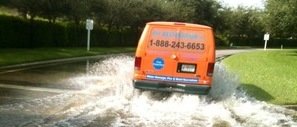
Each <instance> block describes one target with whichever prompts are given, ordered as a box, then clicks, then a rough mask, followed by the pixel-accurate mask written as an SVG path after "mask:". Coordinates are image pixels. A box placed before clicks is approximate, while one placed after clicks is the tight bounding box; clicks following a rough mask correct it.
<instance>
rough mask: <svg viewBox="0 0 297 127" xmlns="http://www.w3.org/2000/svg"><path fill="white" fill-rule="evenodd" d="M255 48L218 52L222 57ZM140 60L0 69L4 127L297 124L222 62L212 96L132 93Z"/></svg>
mask: <svg viewBox="0 0 297 127" xmlns="http://www.w3.org/2000/svg"><path fill="white" fill-rule="evenodd" d="M247 51H252V50H218V51H217V52H216V54H217V57H222V56H224V55H231V54H234V53H239V52H247ZM133 60H134V59H133V57H132V56H129V55H120V56H108V57H96V58H94V57H92V59H81V60H78V59H75V60H67V61H59V62H54V63H52V62H51V63H50V64H46V63H42V64H40V65H39V64H34V65H33V66H23V67H17V68H10V69H2V70H1V71H0V125H1V126H4V127H5V126H7V127H11V126H24V127H31V126H49V127H51V126H63V127H64V126H78V127H81V126H87V127H93V126H94V127H97V126H226V127H228V126H258V125H261V126H267V127H268V126H269V127H270V126H297V124H296V112H295V111H292V110H288V109H285V108H282V107H279V106H274V105H269V104H266V103H265V102H260V101H257V100H253V99H252V98H250V97H248V96H247V95H245V94H244V93H243V92H242V91H240V90H239V89H238V87H239V86H238V78H236V76H234V75H232V74H228V72H227V71H226V70H225V69H224V67H223V65H219V64H218V65H216V69H215V79H214V85H215V86H218V87H216V88H214V89H213V90H212V91H211V95H209V96H206V97H199V96H193V95H183V94H168V93H152V92H144V93H142V94H140V95H132V93H133V92H132V90H133V89H132V87H131V76H132V73H133Z"/></svg>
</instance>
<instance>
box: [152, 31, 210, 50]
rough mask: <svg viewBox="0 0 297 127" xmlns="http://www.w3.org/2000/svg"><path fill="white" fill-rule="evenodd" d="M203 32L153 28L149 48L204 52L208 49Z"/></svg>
mask: <svg viewBox="0 0 297 127" xmlns="http://www.w3.org/2000/svg"><path fill="white" fill-rule="evenodd" d="M205 41H206V40H205V37H204V32H203V31H198V30H196V31H195V30H190V29H177V28H153V29H152V30H151V33H150V40H149V43H148V47H149V48H154V49H167V50H185V51H204V50H205V48H206V45H205Z"/></svg>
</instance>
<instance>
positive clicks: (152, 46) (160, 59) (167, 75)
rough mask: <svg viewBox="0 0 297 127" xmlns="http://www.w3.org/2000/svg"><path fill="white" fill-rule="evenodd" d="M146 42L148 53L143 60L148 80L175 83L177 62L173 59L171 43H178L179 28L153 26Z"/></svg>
mask: <svg viewBox="0 0 297 127" xmlns="http://www.w3.org/2000/svg"><path fill="white" fill-rule="evenodd" d="M150 28H151V29H150V30H149V33H148V34H149V37H148V38H147V40H146V42H147V43H146V51H145V56H144V58H143V65H144V66H142V67H143V70H144V71H145V72H144V73H145V74H146V79H147V80H157V81H169V82H171V81H172V82H173V79H172V77H173V73H174V71H175V69H173V67H175V66H176V65H175V64H176V62H175V59H172V52H174V49H172V48H171V43H172V42H176V39H177V38H176V36H175V33H176V32H177V31H178V29H177V28H173V27H169V26H152V27H150Z"/></svg>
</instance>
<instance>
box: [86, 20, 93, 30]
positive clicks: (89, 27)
mask: <svg viewBox="0 0 297 127" xmlns="http://www.w3.org/2000/svg"><path fill="white" fill-rule="evenodd" d="M93 26H94V21H93V20H92V19H87V21H86V29H87V30H93Z"/></svg>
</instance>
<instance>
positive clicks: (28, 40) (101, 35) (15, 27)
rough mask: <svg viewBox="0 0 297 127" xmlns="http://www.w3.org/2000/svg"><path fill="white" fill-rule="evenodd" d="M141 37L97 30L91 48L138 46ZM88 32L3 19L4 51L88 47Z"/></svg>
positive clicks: (0, 29) (1, 39)
mask: <svg viewBox="0 0 297 127" xmlns="http://www.w3.org/2000/svg"><path fill="white" fill-rule="evenodd" d="M138 36H139V34H135V32H133V31H132V30H130V29H127V30H124V31H121V32H119V31H107V30H104V29H94V30H92V32H91V46H104V47H112V46H135V45H137V41H138V38H139V37H138ZM86 42H87V30H86V29H85V26H84V25H80V26H75V25H74V24H67V25H62V24H53V23H49V22H46V21H36V20H35V21H33V22H30V21H29V20H25V19H21V18H18V17H10V16H0V47H1V48H32V47H81V46H86Z"/></svg>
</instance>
